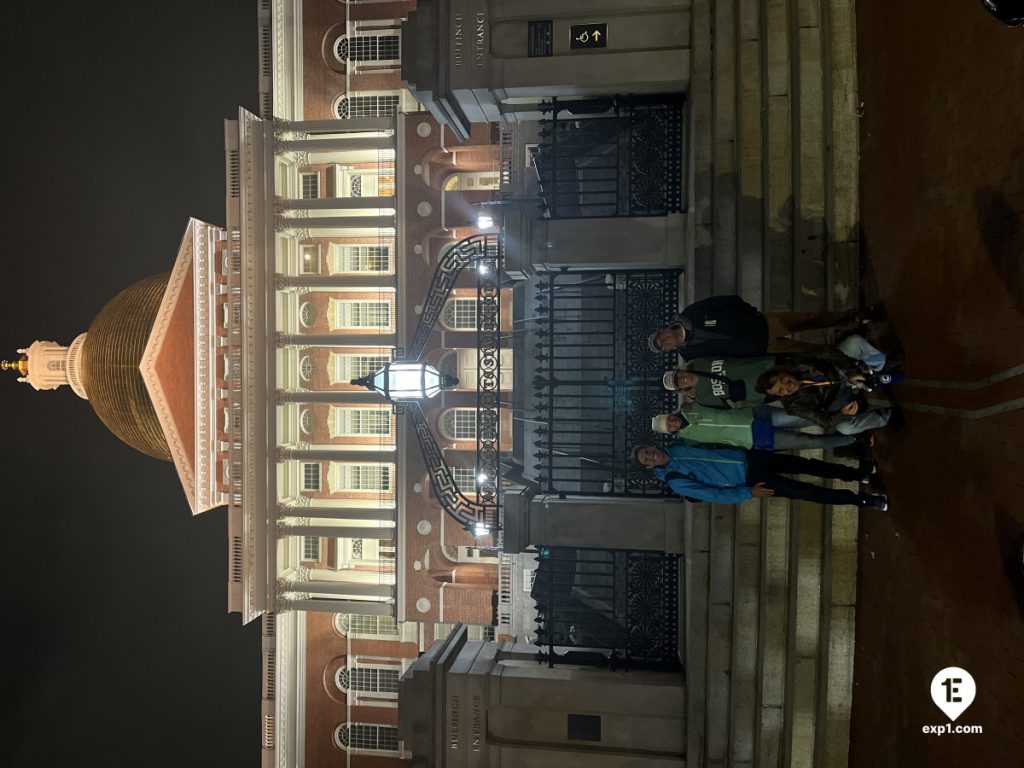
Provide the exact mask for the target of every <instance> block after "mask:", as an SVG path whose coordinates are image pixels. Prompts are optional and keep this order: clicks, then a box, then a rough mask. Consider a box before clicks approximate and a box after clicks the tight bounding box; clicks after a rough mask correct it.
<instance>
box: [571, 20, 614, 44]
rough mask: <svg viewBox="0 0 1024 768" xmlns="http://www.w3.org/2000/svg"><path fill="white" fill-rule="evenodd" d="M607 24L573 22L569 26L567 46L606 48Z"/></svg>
mask: <svg viewBox="0 0 1024 768" xmlns="http://www.w3.org/2000/svg"><path fill="white" fill-rule="evenodd" d="M607 47H608V25H607V24H606V23H601V24H573V25H571V26H570V27H569V48H570V49H578V48H607Z"/></svg>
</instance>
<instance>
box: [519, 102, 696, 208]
mask: <svg viewBox="0 0 1024 768" xmlns="http://www.w3.org/2000/svg"><path fill="white" fill-rule="evenodd" d="M684 103H685V100H684V98H683V96H682V95H660V96H645V97H638V96H631V97H621V96H616V97H614V98H609V99H588V100H576V101H567V100H564V99H563V100H559V99H552V100H551V101H550V102H547V103H545V104H543V105H541V109H542V110H543V111H545V112H549V113H550V115H551V116H550V117H549V118H546V119H544V120H542V121H541V142H540V146H539V147H538V148H537V152H536V155H535V161H536V165H537V174H538V176H539V179H540V186H541V194H542V196H543V198H544V207H545V209H546V211H545V212H546V214H547V215H548V216H549V217H550V218H553V219H577V218H590V217H608V216H665V215H667V214H669V213H678V212H680V211H682V210H683V207H684V196H683V125H684V121H683V106H684Z"/></svg>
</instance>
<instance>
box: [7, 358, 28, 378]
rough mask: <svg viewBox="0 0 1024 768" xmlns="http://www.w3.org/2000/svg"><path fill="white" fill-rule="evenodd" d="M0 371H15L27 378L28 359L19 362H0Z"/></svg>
mask: <svg viewBox="0 0 1024 768" xmlns="http://www.w3.org/2000/svg"><path fill="white" fill-rule="evenodd" d="M0 371H17V372H18V373H20V374H21V375H22V376H28V358H27V357H23V358H21V360H0Z"/></svg>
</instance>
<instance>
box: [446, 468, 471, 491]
mask: <svg viewBox="0 0 1024 768" xmlns="http://www.w3.org/2000/svg"><path fill="white" fill-rule="evenodd" d="M452 480H454V481H455V487H456V488H458V489H459V490H460V491H462V492H463V493H476V470H475V469H473V468H472V467H452Z"/></svg>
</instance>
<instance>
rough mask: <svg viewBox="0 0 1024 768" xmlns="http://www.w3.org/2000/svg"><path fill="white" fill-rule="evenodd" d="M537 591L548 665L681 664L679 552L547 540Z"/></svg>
mask: <svg viewBox="0 0 1024 768" xmlns="http://www.w3.org/2000/svg"><path fill="white" fill-rule="evenodd" d="M531 596H532V597H533V599H534V600H535V601H536V603H537V645H538V646H540V647H541V648H546V652H543V653H542V654H541V657H542V660H544V661H547V662H548V663H549V664H552V665H553V664H555V663H557V662H559V661H562V662H565V663H574V664H580V663H582V664H592V665H599V666H605V665H610V666H613V667H620V668H621V667H634V668H641V667H642V668H668V669H675V668H678V667H679V649H678V632H679V606H678V600H679V556H678V555H667V554H664V553H661V552H644V551H627V550H615V549H572V548H566V547H541V548H540V552H539V555H538V563H537V571H536V577H535V579H534V583H533V589H532V591H531ZM556 648H559V649H561V650H559V651H556Z"/></svg>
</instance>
